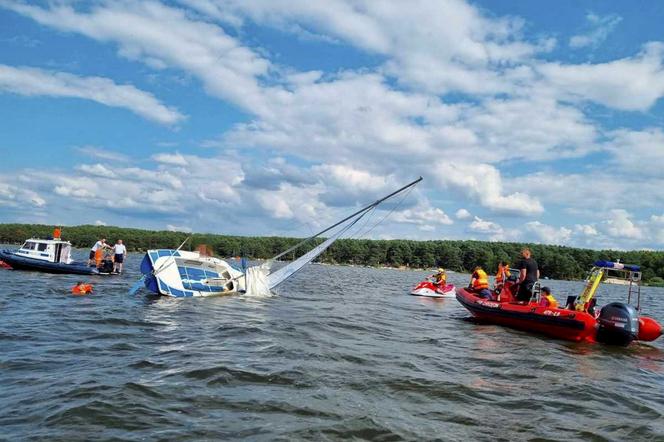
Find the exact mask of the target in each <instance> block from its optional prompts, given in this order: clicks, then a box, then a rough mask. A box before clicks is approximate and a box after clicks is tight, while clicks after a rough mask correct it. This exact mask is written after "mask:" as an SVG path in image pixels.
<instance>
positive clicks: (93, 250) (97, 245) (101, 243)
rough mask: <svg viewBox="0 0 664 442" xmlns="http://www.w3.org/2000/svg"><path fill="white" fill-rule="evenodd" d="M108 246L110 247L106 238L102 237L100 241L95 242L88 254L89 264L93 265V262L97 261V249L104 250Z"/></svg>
mask: <svg viewBox="0 0 664 442" xmlns="http://www.w3.org/2000/svg"><path fill="white" fill-rule="evenodd" d="M106 247H108V245H107V244H106V238H101V239H100V240H99V241H97V242H96V243H95V245H94V246H92V248H91V249H90V255H88V266H91V265H92V263H93V262H95V261H96V258H97V250H103V249H104V248H106ZM95 265H96V263H95Z"/></svg>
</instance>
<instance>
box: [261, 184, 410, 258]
mask: <svg viewBox="0 0 664 442" xmlns="http://www.w3.org/2000/svg"><path fill="white" fill-rule="evenodd" d="M420 181H422V177H419V178H418V179H416V180H415V181H413V182H411V183H409V184H406V185H405V186H403V187H402V188H400V189H398V190H395V191H394V192H392V193H390V194H389V195H387V196H384V197H383V198H381V199H379V200H376V201H374V202H373V203H371V204H369V205H368V206H366V207H364V208H362V209H360V210H358V211H357V212H355V213H353V214H352V215H348V216H347V217H346V218H344V219H342V220H341V221H339V222H337V223H334V224H332V225H331V226H330V227H326V228H325V229H323V230H321V231H320V232H318V233H316V234H315V235H312V236H310V237H309V238H306V239H303V240H302V241H300V242H299V243H297V244H295V245H294V246H293V247H291V248H289V249H288V250H285V251H283V252H281V253H280V254H278V255H277V256H275V257H273V258H272V259H271V261H274V260H275V259H279V258H281V257H282V256H284V255H287V254H288V253H290V252H292V251H293V250H296V249H298V248H300V247H301V246H302V245H303V244H306V243H308V242H309V241H311V240H312V239H314V238H316V237H317V236H320V235H322V234H323V233H325V232H327V231H329V230H332V229H334V228H335V227H337V226H338V225H340V224H343V223H345V222H346V221H348V220H349V219H351V218H354V217H356V216H357V215H359V214H361V213H364V212H366V211H367V210H370V209H373V208H374V207H376V206H378V205H379V204H380V203H382V202H383V201H385V200H388V199H390V198H392V197H393V196H394V195H397V194H399V193H401V192H403V191H404V190H406V189H408V188H410V187H413V186H414V185H415V184H417V183H419V182H420Z"/></svg>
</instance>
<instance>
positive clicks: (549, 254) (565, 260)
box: [0, 224, 664, 285]
mask: <svg viewBox="0 0 664 442" xmlns="http://www.w3.org/2000/svg"><path fill="white" fill-rule="evenodd" d="M53 227H54V226H51V225H43V224H0V242H2V243H14V244H21V243H22V242H23V241H24V240H25V239H27V238H29V237H31V236H36V237H42V238H45V237H47V236H49V235H51V234H52V232H53ZM62 237H63V238H64V239H66V240H68V241H70V242H71V243H72V245H74V247H80V248H87V247H91V246H92V245H93V244H94V243H95V242H96V241H97V240H98V239H99V238H101V237H105V238H106V239H107V240H108V241H109V242H111V243H113V242H114V241H115V240H116V239H122V240H123V241H124V242H125V244H126V245H127V249H128V250H129V251H132V252H133V251H136V252H144V251H145V250H148V249H156V248H163V249H175V248H177V247H178V246H180V244H182V243H183V242H184V241H185V239H187V238H190V239H189V241H188V242H187V243H186V245H185V250H194V249H195V248H196V247H197V246H199V245H201V244H205V245H207V246H208V247H210V248H211V249H212V250H213V252H214V253H215V254H216V255H217V256H232V257H238V256H243V257H247V258H249V259H255V260H264V259H269V258H271V257H273V256H276V255H277V254H279V253H280V252H282V251H283V250H286V249H288V248H289V247H291V246H293V245H295V244H297V243H298V242H299V241H301V239H302V238H293V237H278V236H254V237H251V236H232V235H218V234H211V233H191V234H190V233H184V232H171V231H164V230H162V231H154V230H144V229H134V228H123V227H115V226H92V225H81V226H62ZM320 241H322V239H321V238H318V239H316V240H314V241H312V244H318V243H320ZM524 246H527V247H530V249H531V250H532V251H533V255H534V257H535V259H536V260H537V262H538V264H539V267H540V271H541V272H542V276H543V277H544V276H547V277H549V278H551V279H559V280H579V279H583V278H584V277H585V273H586V272H587V271H588V270H589V269H590V267H591V266H592V264H593V262H594V261H596V260H606V261H616V260H620V261H621V262H625V263H630V264H637V265H640V266H641V269H642V272H643V282H644V283H647V284H649V285H664V252H661V251H657V252H654V251H642V250H633V251H617V250H592V249H578V248H573V247H566V246H554V245H544V244H524V243H506V242H482V241H471V240H467V241H457V240H427V241H416V240H401V239H394V240H369V239H339V240H337V242H335V243H334V244H333V245H332V246H331V247H330V248H329V249H328V250H327V251H326V252H325V253H323V254H322V255H321V256H320V258H319V261H320V262H322V263H327V264H338V265H357V266H365V267H371V268H380V267H384V268H390V269H403V270H405V269H408V270H414V271H418V270H422V271H426V270H427V269H435V268H437V267H443V268H445V269H449V270H452V271H457V272H463V273H470V271H471V270H472V269H473V268H474V267H475V266H477V265H479V266H481V267H483V268H484V269H485V270H486V271H487V272H488V273H489V274H492V273H494V272H495V269H496V268H497V267H498V263H499V262H500V261H508V262H510V263H515V262H516V260H517V259H518V257H519V252H520V250H521V249H522V248H523V247H524ZM301 253H304V250H298V254H301ZM298 254H291V255H290V256H288V258H290V259H293V258H295V257H297V256H298Z"/></svg>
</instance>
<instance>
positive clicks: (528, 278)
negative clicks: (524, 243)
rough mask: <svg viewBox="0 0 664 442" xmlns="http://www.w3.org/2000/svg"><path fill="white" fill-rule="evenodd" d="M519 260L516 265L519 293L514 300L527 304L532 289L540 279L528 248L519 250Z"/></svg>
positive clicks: (535, 262) (531, 294) (535, 263)
mask: <svg viewBox="0 0 664 442" xmlns="http://www.w3.org/2000/svg"><path fill="white" fill-rule="evenodd" d="M521 258H522V259H521V261H519V263H518V265H517V268H518V269H519V292H518V293H517V295H516V300H517V301H523V302H528V301H530V298H532V296H533V287H534V286H535V283H536V282H537V280H538V279H539V277H540V272H539V268H538V267H537V261H535V259H534V258H533V257H532V253H531V251H530V249H529V248H528V247H525V248H524V249H523V250H521Z"/></svg>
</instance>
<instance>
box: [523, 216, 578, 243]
mask: <svg viewBox="0 0 664 442" xmlns="http://www.w3.org/2000/svg"><path fill="white" fill-rule="evenodd" d="M525 229H526V231H527V232H529V233H531V234H533V235H534V236H535V238H536V239H537V240H538V241H539V242H542V243H545V244H567V243H569V241H570V239H571V238H572V229H568V228H567V227H554V226H550V225H548V224H543V223H541V222H539V221H531V222H528V223H526V224H525Z"/></svg>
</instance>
